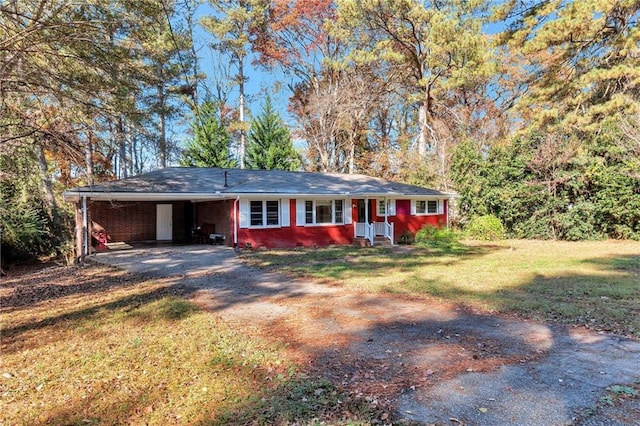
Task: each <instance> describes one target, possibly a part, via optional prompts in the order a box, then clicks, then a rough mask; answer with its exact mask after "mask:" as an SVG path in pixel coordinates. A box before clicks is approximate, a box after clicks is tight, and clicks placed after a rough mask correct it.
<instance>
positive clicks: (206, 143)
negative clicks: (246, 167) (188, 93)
mask: <svg viewBox="0 0 640 426" xmlns="http://www.w3.org/2000/svg"><path fill="white" fill-rule="evenodd" d="M218 109H219V106H218V105H216V104H215V103H213V102H210V101H207V102H204V103H203V104H202V105H200V108H199V111H198V114H197V115H196V117H195V118H194V120H193V125H192V129H193V139H192V140H191V141H190V142H189V143H188V144H187V147H186V149H185V150H184V151H183V152H182V159H181V160H180V165H182V166H187V167H222V168H235V167H237V161H236V160H235V158H232V156H231V153H230V151H229V144H230V143H231V137H230V136H229V133H228V132H227V129H226V128H225V126H224V124H223V123H222V122H221V120H220V116H219V114H218Z"/></svg>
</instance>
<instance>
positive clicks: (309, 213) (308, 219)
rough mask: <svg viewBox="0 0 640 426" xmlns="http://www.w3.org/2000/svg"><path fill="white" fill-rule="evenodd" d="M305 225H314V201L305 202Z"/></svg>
mask: <svg viewBox="0 0 640 426" xmlns="http://www.w3.org/2000/svg"><path fill="white" fill-rule="evenodd" d="M304 223H306V224H312V223H313V201H305V202H304Z"/></svg>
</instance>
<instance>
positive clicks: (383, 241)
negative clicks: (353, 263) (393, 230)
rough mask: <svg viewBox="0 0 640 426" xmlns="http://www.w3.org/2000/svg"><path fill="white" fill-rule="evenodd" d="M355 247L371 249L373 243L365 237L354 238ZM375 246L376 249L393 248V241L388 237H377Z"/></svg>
mask: <svg viewBox="0 0 640 426" xmlns="http://www.w3.org/2000/svg"><path fill="white" fill-rule="evenodd" d="M353 245H354V246H358V247H371V243H370V242H369V240H367V239H366V238H364V237H356V238H354V239H353ZM373 246H374V247H392V246H393V244H391V240H390V239H388V238H386V237H382V236H376V237H373Z"/></svg>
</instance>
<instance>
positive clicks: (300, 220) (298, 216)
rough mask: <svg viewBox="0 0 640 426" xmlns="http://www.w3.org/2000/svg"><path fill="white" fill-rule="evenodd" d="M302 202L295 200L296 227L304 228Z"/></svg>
mask: <svg viewBox="0 0 640 426" xmlns="http://www.w3.org/2000/svg"><path fill="white" fill-rule="evenodd" d="M304 216H305V214H304V200H300V199H297V200H296V225H298V226H304Z"/></svg>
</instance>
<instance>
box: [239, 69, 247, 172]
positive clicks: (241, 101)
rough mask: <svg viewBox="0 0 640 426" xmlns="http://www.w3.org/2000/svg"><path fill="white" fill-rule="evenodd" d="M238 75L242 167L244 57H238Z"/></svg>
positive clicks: (243, 165)
mask: <svg viewBox="0 0 640 426" xmlns="http://www.w3.org/2000/svg"><path fill="white" fill-rule="evenodd" d="M238 77H239V79H240V82H239V87H238V89H239V91H240V153H239V156H240V168H241V169H244V167H245V164H244V157H245V150H246V135H245V131H244V58H239V59H238Z"/></svg>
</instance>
